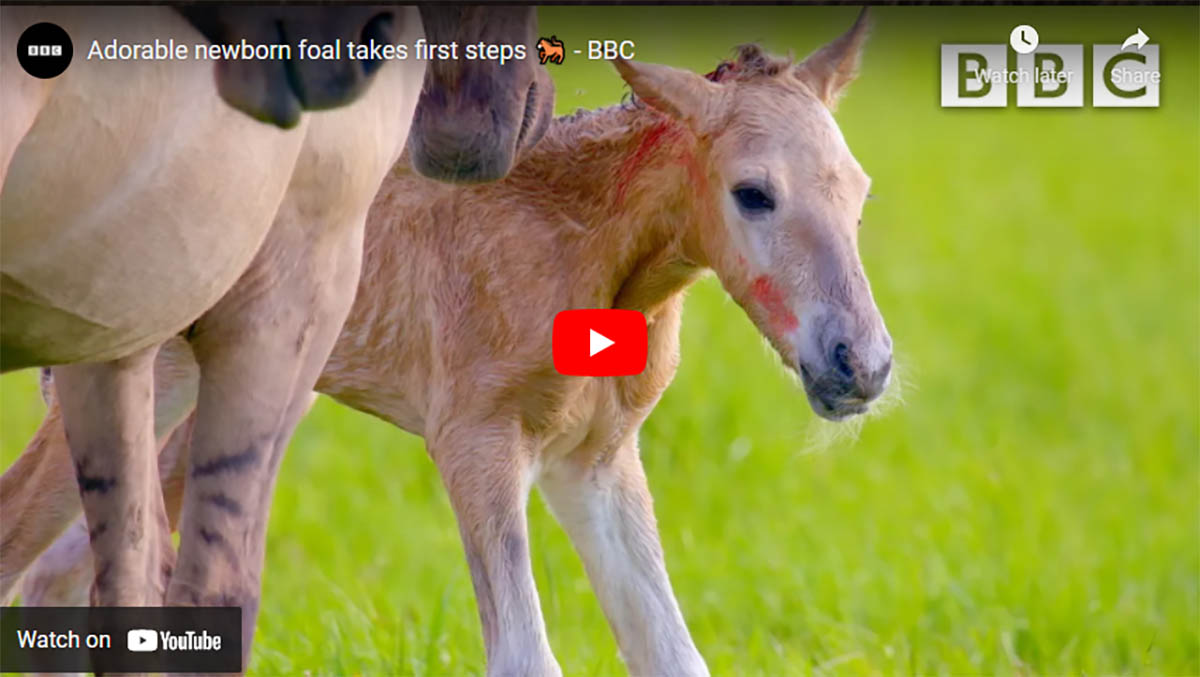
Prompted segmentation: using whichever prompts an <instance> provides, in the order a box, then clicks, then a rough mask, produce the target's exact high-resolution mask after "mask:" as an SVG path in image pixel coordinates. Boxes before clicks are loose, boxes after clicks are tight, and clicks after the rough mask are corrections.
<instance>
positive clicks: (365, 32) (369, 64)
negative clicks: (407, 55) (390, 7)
mask: <svg viewBox="0 0 1200 677" xmlns="http://www.w3.org/2000/svg"><path fill="white" fill-rule="evenodd" d="M394 27H395V18H394V17H393V16H392V13H391V12H383V13H381V14H376V15H375V16H373V17H371V20H370V21H368V22H367V23H366V25H365V26H363V29H362V41H363V42H364V43H366V44H368V45H369V44H370V43H371V41H372V40H374V41H375V44H377V45H383V44H390V43H392V42H395V40H394V39H393V37H392V36H393V32H394V31H393V28H394ZM382 65H383V60H382V59H370V58H368V59H362V68H363V73H364V74H365V75H367V76H371V75H374V74H375V71H377V70H379V68H380V66H382Z"/></svg>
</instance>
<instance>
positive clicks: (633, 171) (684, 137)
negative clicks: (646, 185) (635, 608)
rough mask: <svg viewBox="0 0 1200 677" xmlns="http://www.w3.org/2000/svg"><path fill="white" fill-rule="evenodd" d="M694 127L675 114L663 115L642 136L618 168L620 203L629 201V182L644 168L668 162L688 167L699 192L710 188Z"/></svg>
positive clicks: (617, 196)
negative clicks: (694, 145)
mask: <svg viewBox="0 0 1200 677" xmlns="http://www.w3.org/2000/svg"><path fill="white" fill-rule="evenodd" d="M690 137H691V133H690V131H689V130H688V129H687V127H686V126H685V125H684V124H683V123H682V122H679V121H677V120H675V119H673V118H668V117H665V116H664V117H663V119H662V120H660V121H659V122H657V123H655V124H654V125H653V126H651V127H650V129H649V130H647V132H646V133H645V135H643V136H642V139H641V141H640V142H638V145H637V148H635V149H634V150H633V152H632V153H630V154H629V156H628V157H626V158H625V160H624V161H623V162H622V163H621V165H620V166H619V167H618V168H617V195H616V198H617V199H616V202H617V204H618V205H620V204H623V203H624V202H625V195H626V193H628V192H629V185H630V184H631V183H633V180H634V179H635V178H636V177H637V175H638V173H639V172H641V171H642V170H643V169H646V168H648V167H652V166H655V165H662V164H665V163H670V164H676V165H682V166H683V167H686V168H687V172H688V179H689V180H690V181H691V183H692V185H693V186H695V187H696V189H697V190H698V191H699V192H702V193H705V192H707V186H708V178H707V176H706V175H705V173H704V170H703V169H702V168H701V167H700V163H699V162H697V161H696V155H695V153H693V152H692V148H691V146H692V139H691V138H690Z"/></svg>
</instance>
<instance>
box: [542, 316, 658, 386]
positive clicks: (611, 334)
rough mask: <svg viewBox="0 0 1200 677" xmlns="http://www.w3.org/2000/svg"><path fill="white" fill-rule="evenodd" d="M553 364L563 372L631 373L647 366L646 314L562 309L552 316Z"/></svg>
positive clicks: (628, 374)
mask: <svg viewBox="0 0 1200 677" xmlns="http://www.w3.org/2000/svg"><path fill="white" fill-rule="evenodd" d="M554 368H555V369H556V370H557V371H558V373H560V374H563V375H565V376H632V375H634V374H640V373H642V370H644V369H645V368H646V316H645V315H643V314H641V313H639V312H638V311H636V310H611V309H605V308H597V309H585V310H564V311H562V312H561V313H559V314H558V315H555V316H554Z"/></svg>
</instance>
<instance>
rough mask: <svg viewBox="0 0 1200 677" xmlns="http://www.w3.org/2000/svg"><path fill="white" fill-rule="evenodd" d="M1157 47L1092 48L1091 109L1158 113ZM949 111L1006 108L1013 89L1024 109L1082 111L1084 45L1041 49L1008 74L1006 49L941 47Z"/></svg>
mask: <svg viewBox="0 0 1200 677" xmlns="http://www.w3.org/2000/svg"><path fill="white" fill-rule="evenodd" d="M1158 47H1159V46H1158V45H1144V46H1142V47H1141V48H1139V49H1137V50H1122V47H1121V45H1092V78H1091V90H1092V106H1094V107H1097V108H1157V107H1158V105H1159V90H1160V88H1161V85H1162V74H1161V72H1160V70H1159V49H1158ZM941 57H942V63H941V95H942V96H941V99H942V106H943V107H945V108H1004V107H1007V106H1008V99H1009V90H1010V88H1011V89H1013V90H1015V92H1016V104H1017V107H1019V108H1082V107H1083V104H1084V99H1085V95H1084V94H1085V92H1084V89H1085V87H1087V79H1086V77H1085V75H1084V70H1085V68H1084V48H1083V45H1047V44H1043V45H1038V47H1037V49H1035V50H1034V51H1032V52H1030V53H1028V54H1017V55H1016V68H1015V69H1014V70H1009V69H1008V46H1007V45H1003V44H960V45H942V53H941Z"/></svg>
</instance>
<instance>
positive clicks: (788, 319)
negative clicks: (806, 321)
mask: <svg viewBox="0 0 1200 677" xmlns="http://www.w3.org/2000/svg"><path fill="white" fill-rule="evenodd" d="M750 296H752V297H754V300H755V301H756V302H757V303H758V304H759V305H760V306H762V307H763V309H764V310H766V311H767V321H768V322H770V323H771V327H772V328H773V329H775V330H776V331H780V332H788V331H792V330H794V329H795V328H796V327H798V326H800V322H799V320H797V319H796V315H795V313H793V312H792V309H791V308H789V307H788V305H787V299H785V298H784V296H783V292H781V291H779V287H778V286H777V285H776V284H775V281H774V280H772V279H771V278H770V277H768V276H766V275H760V276H758V277H756V278H754V281H753V282H751V283H750Z"/></svg>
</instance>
